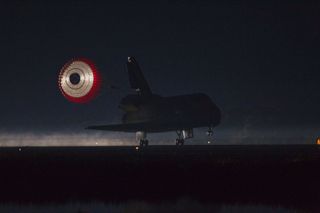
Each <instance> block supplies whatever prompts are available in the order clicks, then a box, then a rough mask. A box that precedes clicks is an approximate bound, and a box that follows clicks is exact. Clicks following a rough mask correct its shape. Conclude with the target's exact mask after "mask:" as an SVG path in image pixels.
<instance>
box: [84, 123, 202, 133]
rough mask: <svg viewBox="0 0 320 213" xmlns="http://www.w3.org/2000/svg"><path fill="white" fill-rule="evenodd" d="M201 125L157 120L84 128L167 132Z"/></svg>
mask: <svg viewBox="0 0 320 213" xmlns="http://www.w3.org/2000/svg"><path fill="white" fill-rule="evenodd" d="M200 126H202V125H201V124H199V125H198V124H197V123H177V122H175V123H158V122H141V123H127V124H110V125H96V126H88V127H87V128H86V129H94V130H106V131H116V132H138V131H145V132H167V131H176V130H181V129H188V128H196V127H200Z"/></svg>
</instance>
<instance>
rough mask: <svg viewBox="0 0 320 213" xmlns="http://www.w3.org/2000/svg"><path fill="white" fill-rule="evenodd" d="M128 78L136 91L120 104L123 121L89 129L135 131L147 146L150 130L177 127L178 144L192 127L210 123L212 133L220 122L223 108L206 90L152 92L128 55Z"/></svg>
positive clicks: (185, 137)
mask: <svg viewBox="0 0 320 213" xmlns="http://www.w3.org/2000/svg"><path fill="white" fill-rule="evenodd" d="M127 68H128V74H129V81H130V85H131V88H133V89H135V91H136V94H129V95H127V96H125V97H124V98H123V99H122V100H121V102H120V104H119V108H120V109H122V110H123V111H124V115H123V117H122V123H121V124H111V125H101V126H89V127H87V129H95V130H109V131H121V132H136V139H137V140H138V141H139V142H140V146H147V145H148V140H147V138H146V136H147V134H146V133H147V132H149V133H152V132H166V131H176V132H177V135H178V138H177V139H176V144H177V145H183V144H184V141H185V139H188V138H192V137H193V128H197V127H208V131H207V134H208V135H209V136H212V134H213V131H212V130H213V128H214V127H215V126H217V125H218V124H219V123H220V119H221V112H220V109H219V108H218V107H217V106H216V104H214V103H213V102H212V100H211V99H210V98H209V97H208V96H207V95H205V94H202V93H196V94H189V95H179V96H171V97H162V96H160V95H157V94H153V93H152V91H151V89H150V87H149V85H148V83H147V81H146V79H145V78H144V76H143V73H142V71H141V69H140V67H139V64H138V62H137V61H136V60H135V59H134V58H133V57H128V62H127Z"/></svg>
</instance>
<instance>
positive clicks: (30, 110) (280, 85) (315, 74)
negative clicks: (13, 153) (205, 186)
mask: <svg viewBox="0 0 320 213" xmlns="http://www.w3.org/2000/svg"><path fill="white" fill-rule="evenodd" d="M116 2H117V3H107V1H105V2H103V1H96V2H94V1H69V2H68V3H66V2H64V1H61V2H59V1H54V2H51V3H50V2H44V1H8V2H7V3H1V6H0V17H1V19H0V27H1V28H0V32H1V33H0V60H1V75H2V76H1V78H2V81H1V84H0V96H1V98H2V101H1V105H0V132H2V134H3V133H7V132H9V133H15V132H19V133H21V132H29V133H30V132H31V133H36V132H37V133H38V132H40V133H41V132H68V131H70V132H71V131H80V132H82V131H87V130H82V129H83V128H84V127H85V126H87V125H90V124H96V123H104V124H107V123H116V122H119V121H120V119H121V115H122V113H121V111H120V110H119V109H118V108H117V105H118V102H119V100H120V99H121V98H122V97H123V96H124V95H126V94H127V93H129V92H131V90H130V87H129V83H128V76H127V73H126V67H125V62H126V60H127V56H134V57H135V58H136V59H137V60H138V61H139V63H140V66H141V68H142V70H143V72H144V74H145V77H146V79H147V80H148V82H149V84H150V86H151V89H152V90H153V91H154V92H155V93H158V94H161V95H163V96H169V95H179V94H187V93H193V92H204V93H207V94H208V95H209V96H210V97H211V98H212V99H213V100H214V102H215V103H216V104H217V105H218V106H219V107H220V108H221V109H222V111H223V120H222V124H221V126H220V127H218V128H217V130H216V131H217V132H218V133H217V134H222V133H221V132H225V131H227V130H231V129H240V130H241V131H243V130H244V129H245V130H246V131H247V130H248V128H249V129H251V130H252V129H254V130H257V131H258V132H259V133H261V132H265V131H269V130H270V131H271V132H273V136H276V135H277V134H278V133H279V131H280V130H279V129H281V132H283V131H282V130H283V129H286V130H287V132H289V134H290V132H295V133H297V132H299V133H301V135H300V136H299V137H303V134H304V132H303V131H306V132H307V133H306V134H308V137H311V138H314V137H316V136H317V134H319V135H320V131H318V130H320V128H319V127H320V125H319V124H320V122H319V121H318V118H319V115H320V110H319V109H320V93H319V83H318V82H319V79H320V72H319V68H320V62H319V56H320V54H319V44H320V24H319V22H320V13H319V11H320V3H318V2H317V3H316V1H315V2H314V3H313V2H312V1H308V2H306V1H300V2H292V1H288V2H284V1H281V2H278V1H257V2H249V1H243V2H238V1H228V2H227V1H221V3H218V2H216V1H194V2H193V1H182V0H181V1H179V0H176V1H166V2H165V1H160V2H158V3H155V2H149V3H147V2H141V1H140V2H135V1H116ZM222 2H223V3H222ZM75 57H87V58H89V59H91V60H93V61H94V62H95V63H96V65H97V66H98V68H99V70H100V71H101V73H102V75H103V78H104V85H105V86H104V87H103V88H102V93H101V94H100V95H99V97H97V98H96V99H95V100H93V101H92V102H91V103H89V104H85V105H79V104H74V103H70V102H68V101H67V100H66V99H65V98H64V97H63V96H62V95H61V94H60V92H59V90H58V87H57V76H58V73H59V70H60V68H61V67H62V66H63V64H64V63H66V62H67V61H68V60H70V59H71V58H75ZM108 84H112V85H116V86H117V87H118V88H119V89H113V90H112V89H109V88H108V86H106V85H108ZM301 130H303V131H301ZM219 131H220V133H219ZM103 134H107V133H103ZM237 134H238V133H237ZM263 134H264V133H261V134H260V135H259V137H260V136H261V137H262V136H264V135H263ZM286 134H287V133H286ZM133 138H134V135H132V139H133ZM304 142H305V141H304Z"/></svg>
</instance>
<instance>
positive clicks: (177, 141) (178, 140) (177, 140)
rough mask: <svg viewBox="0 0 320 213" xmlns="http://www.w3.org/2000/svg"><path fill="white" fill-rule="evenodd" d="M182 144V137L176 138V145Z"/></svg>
mask: <svg viewBox="0 0 320 213" xmlns="http://www.w3.org/2000/svg"><path fill="white" fill-rule="evenodd" d="M183 144H184V139H179V138H177V139H176V145H177V146H183Z"/></svg>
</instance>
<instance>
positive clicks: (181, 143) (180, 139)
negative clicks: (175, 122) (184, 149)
mask: <svg viewBox="0 0 320 213" xmlns="http://www.w3.org/2000/svg"><path fill="white" fill-rule="evenodd" d="M176 132H177V135H178V138H177V139H176V145H177V146H183V144H184V139H183V135H182V131H181V130H177V131H176Z"/></svg>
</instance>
